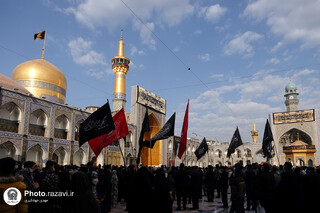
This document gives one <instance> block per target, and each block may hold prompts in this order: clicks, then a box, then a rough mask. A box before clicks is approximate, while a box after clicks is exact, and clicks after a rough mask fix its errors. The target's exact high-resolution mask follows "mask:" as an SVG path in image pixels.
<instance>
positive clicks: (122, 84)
mask: <svg viewBox="0 0 320 213" xmlns="http://www.w3.org/2000/svg"><path fill="white" fill-rule="evenodd" d="M122 31H123V30H122V29H121V39H120V41H119V49H118V55H117V56H115V57H113V58H112V69H113V72H114V74H115V75H116V78H115V80H114V92H113V111H114V112H117V111H119V110H120V109H121V108H122V107H123V109H125V105H126V102H127V101H126V75H127V73H128V71H129V64H130V59H129V58H126V57H124V42H123V40H122Z"/></svg>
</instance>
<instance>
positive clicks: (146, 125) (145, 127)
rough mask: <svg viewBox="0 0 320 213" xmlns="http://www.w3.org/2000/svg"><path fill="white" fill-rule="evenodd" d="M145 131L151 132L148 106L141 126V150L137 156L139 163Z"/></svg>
mask: <svg viewBox="0 0 320 213" xmlns="http://www.w3.org/2000/svg"><path fill="white" fill-rule="evenodd" d="M145 132H150V126H149V116H148V108H147V109H146V114H145V115H144V119H143V122H142V126H141V132H140V137H139V152H138V156H137V165H139V164H140V156H141V151H142V147H143V136H144V133H145Z"/></svg>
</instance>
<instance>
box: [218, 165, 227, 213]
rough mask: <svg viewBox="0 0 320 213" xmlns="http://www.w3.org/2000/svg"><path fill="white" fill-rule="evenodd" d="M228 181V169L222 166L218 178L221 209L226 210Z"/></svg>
mask: <svg viewBox="0 0 320 213" xmlns="http://www.w3.org/2000/svg"><path fill="white" fill-rule="evenodd" d="M228 180H229V177H228V169H227V167H226V166H223V167H222V172H221V178H220V186H221V198H222V204H223V206H222V208H228V187H229V185H228Z"/></svg>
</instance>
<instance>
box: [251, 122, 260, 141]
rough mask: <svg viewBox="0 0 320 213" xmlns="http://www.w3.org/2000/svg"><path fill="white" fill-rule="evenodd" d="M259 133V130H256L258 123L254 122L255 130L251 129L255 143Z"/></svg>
mask: <svg viewBox="0 0 320 213" xmlns="http://www.w3.org/2000/svg"><path fill="white" fill-rule="evenodd" d="M258 133H259V131H258V130H256V123H255V122H253V130H252V131H251V136H252V139H253V143H257V138H258Z"/></svg>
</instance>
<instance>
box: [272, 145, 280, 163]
mask: <svg viewBox="0 0 320 213" xmlns="http://www.w3.org/2000/svg"><path fill="white" fill-rule="evenodd" d="M273 143H274V148H275V150H276V156H277V159H278V166H280V161H279V156H278V151H277V147H276V142H275V141H273Z"/></svg>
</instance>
